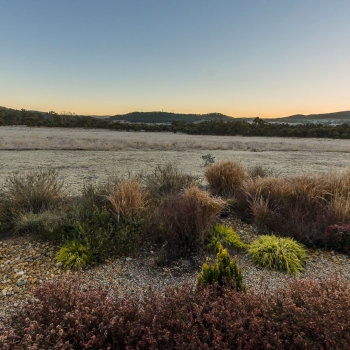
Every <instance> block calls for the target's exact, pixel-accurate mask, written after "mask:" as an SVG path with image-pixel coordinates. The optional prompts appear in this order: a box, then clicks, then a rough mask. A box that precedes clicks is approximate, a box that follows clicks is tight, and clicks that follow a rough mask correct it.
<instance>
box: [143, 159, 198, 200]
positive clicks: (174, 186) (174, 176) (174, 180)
mask: <svg viewBox="0 0 350 350" xmlns="http://www.w3.org/2000/svg"><path fill="white" fill-rule="evenodd" d="M198 184H199V179H198V177H196V176H193V175H190V174H184V173H182V172H181V171H180V170H179V169H178V168H177V167H176V166H175V165H173V164H170V163H168V164H166V165H164V166H157V167H156V168H155V169H154V171H153V172H152V173H151V174H150V175H148V176H147V177H145V186H146V188H147V190H148V193H149V196H150V197H151V198H152V199H155V200H160V199H162V198H165V197H167V196H169V195H171V194H173V193H176V192H180V191H181V190H182V189H183V188H187V187H191V186H196V185H198Z"/></svg>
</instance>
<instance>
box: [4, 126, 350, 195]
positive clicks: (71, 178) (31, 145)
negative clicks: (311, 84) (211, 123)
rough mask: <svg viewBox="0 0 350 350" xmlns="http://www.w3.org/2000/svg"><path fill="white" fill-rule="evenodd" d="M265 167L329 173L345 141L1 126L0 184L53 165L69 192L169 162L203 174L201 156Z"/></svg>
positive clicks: (344, 155)
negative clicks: (88, 183) (18, 173)
mask: <svg viewBox="0 0 350 350" xmlns="http://www.w3.org/2000/svg"><path fill="white" fill-rule="evenodd" d="M207 153H211V154H213V155H214V156H215V160H216V161H217V160H220V159H225V160H238V161H241V162H242V163H243V164H244V165H245V166H247V167H251V166H254V165H264V166H268V167H271V168H273V169H274V170H275V171H276V172H278V173H280V174H281V175H294V174H301V173H305V172H313V173H316V172H317V173H319V172H330V171H334V170H340V169H344V168H346V167H348V166H350V140H330V139H296V138H278V137H271V138H264V137H241V136H222V137H218V136H191V135H183V134H172V133H146V132H140V133H133V132H118V131H110V130H84V129H60V128H52V129H51V128H31V129H30V128H28V127H24V126H23V127H22V126H20V127H0V183H1V182H2V181H3V180H4V179H5V178H6V177H7V176H8V175H9V174H10V173H12V172H13V171H23V170H25V169H33V168H37V167H40V166H41V167H46V166H50V167H53V168H55V169H57V170H59V172H60V176H61V177H62V178H63V179H64V180H65V183H66V184H67V185H68V186H69V188H70V189H71V190H73V191H78V190H79V189H80V188H81V185H82V183H83V181H95V180H103V179H105V178H106V177H107V176H109V175H124V174H126V172H127V171H132V172H140V171H144V172H150V171H152V170H153V169H154V168H155V166H157V165H162V164H166V163H167V162H171V163H173V164H177V165H178V166H179V167H180V168H181V169H183V170H184V171H187V172H189V173H192V174H197V175H202V174H203V172H204V169H203V166H202V159H201V156H202V155H205V154H207Z"/></svg>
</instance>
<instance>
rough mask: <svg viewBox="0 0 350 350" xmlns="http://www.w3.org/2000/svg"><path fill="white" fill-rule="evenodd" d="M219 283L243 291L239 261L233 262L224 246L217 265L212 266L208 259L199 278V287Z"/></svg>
mask: <svg viewBox="0 0 350 350" xmlns="http://www.w3.org/2000/svg"><path fill="white" fill-rule="evenodd" d="M214 283H218V285H219V286H223V285H224V284H227V285H230V286H231V287H233V288H235V289H236V290H242V289H243V276H242V271H241V269H240V268H239V267H238V265H237V259H236V258H235V259H234V260H231V257H230V254H229V253H228V252H227V250H226V249H224V248H223V247H222V246H220V247H219V251H218V253H217V256H216V263H215V264H214V266H211V265H210V263H209V261H208V259H207V261H206V262H205V263H204V264H203V266H202V273H201V274H200V275H199V276H198V282H197V284H198V285H202V284H214Z"/></svg>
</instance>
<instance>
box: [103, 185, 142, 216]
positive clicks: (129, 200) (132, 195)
mask: <svg viewBox="0 0 350 350" xmlns="http://www.w3.org/2000/svg"><path fill="white" fill-rule="evenodd" d="M145 198H146V194H145V192H144V191H143V190H142V187H141V182H140V181H139V180H137V179H128V180H124V181H121V182H120V183H119V185H118V186H116V187H115V188H113V189H112V190H111V192H110V194H109V195H108V196H107V199H108V200H109V201H110V203H111V204H112V207H113V210H114V212H115V213H116V214H117V216H118V217H129V218H130V217H132V216H134V215H136V214H138V212H139V211H140V210H142V209H143V208H144V207H145V203H146V200H145Z"/></svg>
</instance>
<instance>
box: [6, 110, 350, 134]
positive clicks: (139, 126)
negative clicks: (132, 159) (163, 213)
mask: <svg viewBox="0 0 350 350" xmlns="http://www.w3.org/2000/svg"><path fill="white" fill-rule="evenodd" d="M0 112H1V113H2V114H1V120H2V123H3V124H4V125H28V126H31V127H32V126H48V127H67V128H74V127H76V128H103V129H112V130H125V131H141V130H144V131H154V132H157V131H158V132H164V131H168V132H183V133H187V134H190V135H244V136H279V137H324V138H340V139H349V138H350V127H349V125H348V124H346V123H343V124H341V125H336V126H330V125H324V124H320V123H317V124H314V123H310V119H305V118H304V119H303V118H302V119H301V122H303V124H294V125H293V124H289V123H288V122H289V120H288V119H287V118H284V119H280V120H279V123H269V122H267V121H266V120H262V119H260V118H255V120H254V121H253V122H250V121H249V120H242V119H239V118H235V119H234V118H230V117H227V116H224V115H222V114H220V113H210V114H207V115H179V114H175V113H166V112H165V113H164V112H151V113H150V114H148V112H146V113H139V114H138V112H135V113H131V114H130V115H129V117H130V118H131V120H133V121H135V123H121V122H118V120H116V121H113V120H112V119H102V118H94V117H90V116H77V115H72V114H69V113H68V114H67V113H66V114H60V115H59V114H57V113H55V112H52V111H51V112H38V111H26V110H24V109H22V110H21V111H19V110H15V109H10V108H5V107H0ZM345 113H349V112H345ZM159 116H161V117H162V116H163V117H166V118H168V119H166V120H167V121H168V122H169V124H156V123H159V118H158V117H159ZM119 117H120V119H122V120H123V119H125V118H127V117H128V116H127V115H126V116H125V115H124V116H119ZM134 117H135V118H134ZM144 117H145V118H144ZM330 117H331V116H330ZM116 118H117V119H118V116H117V117H116ZM344 118H345V119H346V120H348V116H345V117H344ZM198 119H200V120H206V121H203V122H201V123H198V122H194V120H196V121H197V120H198ZM164 120H165V119H163V120H162V122H163V123H164ZM151 122H154V123H155V124H150V123H151ZM170 122H171V124H170Z"/></svg>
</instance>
